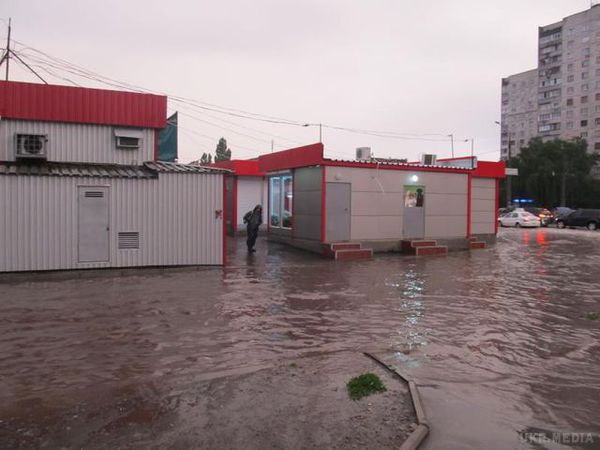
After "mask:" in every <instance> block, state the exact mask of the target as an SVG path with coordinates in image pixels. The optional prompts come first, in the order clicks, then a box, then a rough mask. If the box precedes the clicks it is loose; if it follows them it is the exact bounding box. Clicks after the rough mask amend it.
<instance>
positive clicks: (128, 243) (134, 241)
mask: <svg viewBox="0 0 600 450" xmlns="http://www.w3.org/2000/svg"><path fill="white" fill-rule="evenodd" d="M139 248H140V233H138V232H137V231H121V232H120V233H119V250H137V249H139Z"/></svg>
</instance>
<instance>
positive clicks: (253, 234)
mask: <svg viewBox="0 0 600 450" xmlns="http://www.w3.org/2000/svg"><path fill="white" fill-rule="evenodd" d="M244 223H245V224H246V230H247V231H248V239H247V240H246V245H247V246H248V253H254V252H255V251H256V250H254V244H256V238H257V237H258V229H259V228H260V225H261V224H262V206H260V205H256V206H255V207H254V209H253V210H252V211H248V212H247V213H246V214H245V215H244Z"/></svg>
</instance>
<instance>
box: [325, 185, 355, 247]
mask: <svg viewBox="0 0 600 450" xmlns="http://www.w3.org/2000/svg"><path fill="white" fill-rule="evenodd" d="M351 195H352V185H351V184H350V183H327V198H326V203H325V206H326V208H327V214H326V216H325V217H326V219H327V229H326V232H327V234H326V237H325V239H326V240H327V241H329V242H338V241H349V240H350V202H351Z"/></svg>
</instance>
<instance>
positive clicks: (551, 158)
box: [500, 138, 600, 208]
mask: <svg viewBox="0 0 600 450" xmlns="http://www.w3.org/2000/svg"><path fill="white" fill-rule="evenodd" d="M599 162H600V155H599V154H597V153H588V151H587V142H586V141H585V139H575V140H572V141H564V140H560V139H555V140H553V141H548V142H543V141H542V139H541V138H534V139H532V140H531V141H529V144H528V145H527V146H526V147H524V148H522V149H521V152H520V154H519V155H517V156H514V157H511V158H510V159H509V160H508V161H507V164H506V165H507V167H514V168H517V169H519V175H518V176H513V177H511V190H512V196H511V197H512V199H515V198H529V199H532V200H533V202H534V203H533V204H534V205H538V206H544V207H547V208H552V207H556V206H568V207H571V208H599V207H600V180H598V179H594V178H593V177H592V176H591V171H592V168H593V167H594V166H595V165H596V164H598V163H599ZM505 198H506V179H504V180H503V182H502V183H501V192H500V202H501V204H502V203H505Z"/></svg>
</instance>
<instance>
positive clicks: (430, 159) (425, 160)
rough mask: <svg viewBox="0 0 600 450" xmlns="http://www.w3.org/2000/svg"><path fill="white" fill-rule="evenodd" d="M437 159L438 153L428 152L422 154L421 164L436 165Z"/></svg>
mask: <svg viewBox="0 0 600 450" xmlns="http://www.w3.org/2000/svg"><path fill="white" fill-rule="evenodd" d="M436 160H437V156H436V155H428V154H423V155H421V164H423V165H424V166H435V162H436Z"/></svg>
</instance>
